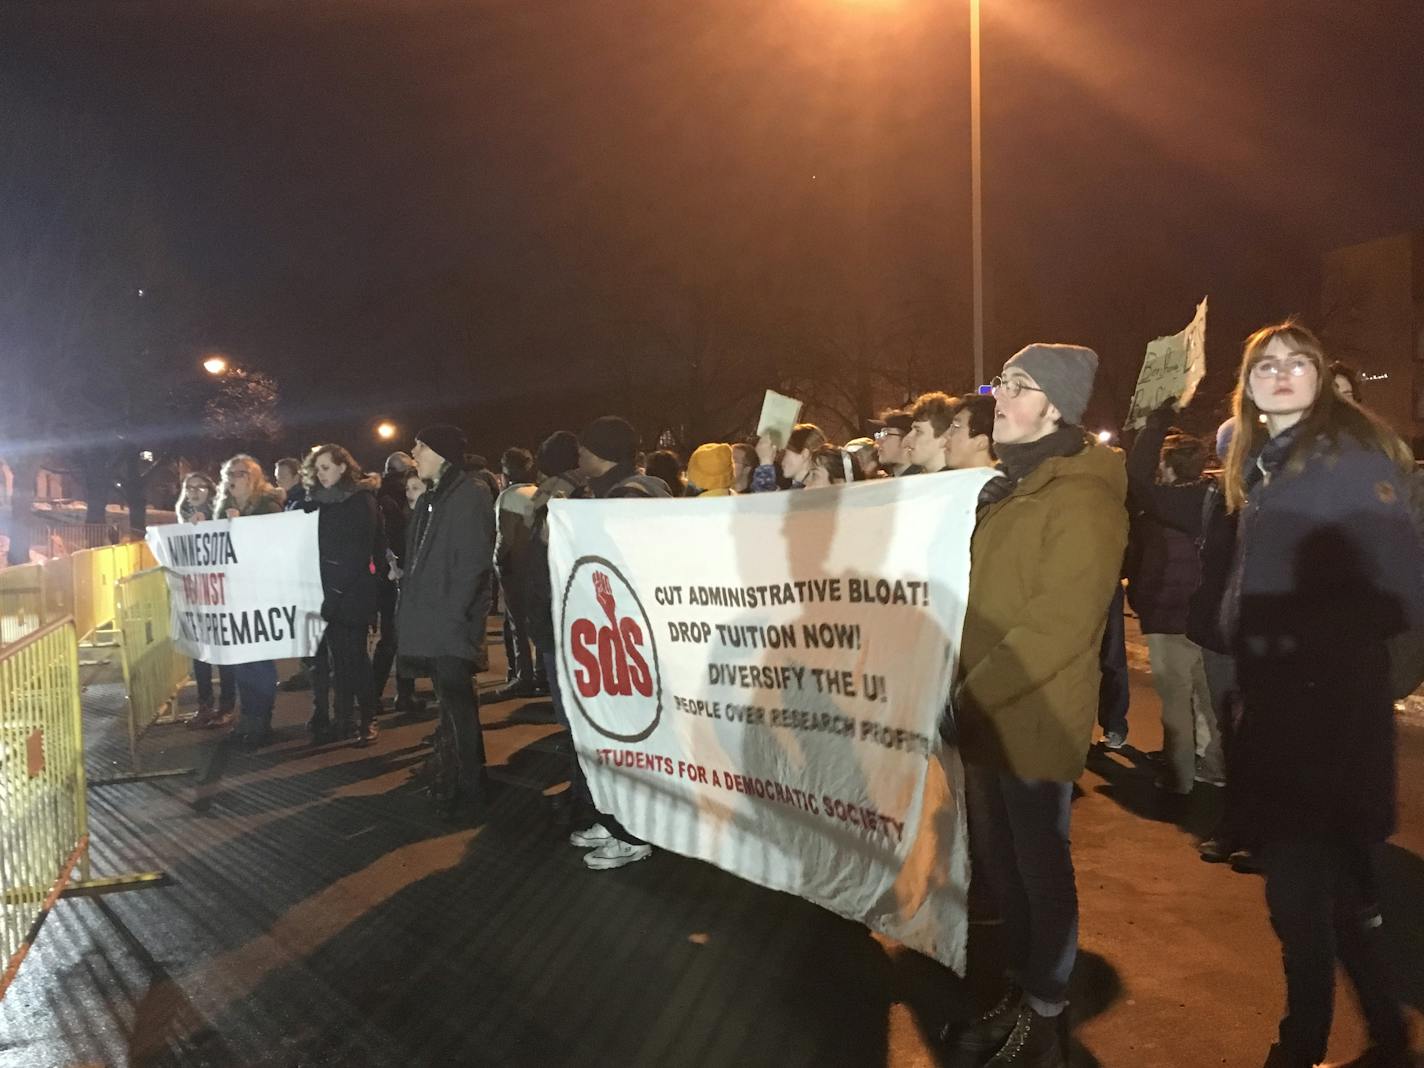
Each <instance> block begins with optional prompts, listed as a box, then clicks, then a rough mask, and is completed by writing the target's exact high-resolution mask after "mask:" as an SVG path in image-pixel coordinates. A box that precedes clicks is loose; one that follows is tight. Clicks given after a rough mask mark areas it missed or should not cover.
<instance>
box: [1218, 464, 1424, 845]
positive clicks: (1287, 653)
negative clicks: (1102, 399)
mask: <svg viewBox="0 0 1424 1068" xmlns="http://www.w3.org/2000/svg"><path fill="white" fill-rule="evenodd" d="M1281 451H1283V450H1280V449H1279V448H1277V449H1272V446H1271V445H1268V446H1267V449H1266V451H1265V459H1264V460H1256V459H1253V461H1252V462H1251V464H1250V467H1249V468H1248V477H1247V486H1248V497H1247V501H1246V504H1245V506H1244V507H1243V509H1242V510H1241V514H1240V524H1239V527H1238V532H1237V551H1236V559H1235V565H1234V569H1233V572H1232V575H1231V582H1230V585H1229V587H1228V591H1227V596H1226V599H1225V601H1224V602H1223V606H1222V629H1223V631H1224V633H1225V634H1226V635H1227V636H1228V637H1229V638H1230V640H1231V645H1232V649H1233V651H1234V653H1235V655H1236V658H1237V668H1238V674H1239V681H1240V686H1241V696H1242V706H1243V708H1242V713H1241V722H1240V723H1239V725H1238V730H1237V734H1236V736H1235V740H1234V745H1233V752H1232V756H1231V767H1230V776H1231V782H1232V790H1233V808H1234V809H1235V810H1236V815H1237V816H1239V818H1240V820H1241V828H1240V829H1241V832H1242V835H1243V837H1244V838H1245V840H1246V841H1247V843H1248V844H1260V843H1262V842H1264V841H1269V840H1272V839H1275V838H1281V837H1285V836H1290V835H1295V834H1331V835H1341V836H1346V837H1349V838H1353V839H1356V840H1360V841H1365V842H1375V841H1382V840H1383V839H1385V838H1387V837H1388V836H1389V835H1390V834H1391V833H1392V831H1393V830H1394V826H1395V793H1396V790H1395V734H1394V730H1395V725H1394V707H1393V701H1392V699H1391V694H1390V680H1389V661H1388V656H1387V654H1386V651H1385V642H1386V641H1387V639H1389V638H1390V637H1392V636H1394V635H1396V634H1399V633H1400V632H1402V631H1404V630H1405V629H1407V628H1409V627H1412V626H1416V625H1418V624H1419V623H1421V622H1424V556H1422V555H1421V549H1420V542H1419V538H1418V536H1417V535H1416V533H1415V530H1414V526H1413V522H1412V517H1411V514H1410V493H1409V485H1408V476H1406V475H1404V474H1403V473H1401V472H1400V470H1399V468H1398V467H1397V466H1396V465H1395V464H1394V463H1393V462H1392V461H1391V460H1390V459H1389V458H1388V457H1386V456H1385V455H1384V454H1382V453H1380V452H1378V451H1375V450H1372V449H1368V448H1366V447H1364V446H1363V445H1361V444H1359V443H1357V442H1355V441H1354V440H1353V439H1352V438H1348V437H1343V438H1342V439H1341V441H1340V442H1339V444H1338V445H1337V446H1335V447H1333V448H1330V449H1327V448H1326V447H1325V446H1323V445H1322V446H1317V447H1316V448H1315V449H1314V451H1313V452H1312V454H1311V455H1310V457H1309V458H1308V460H1307V462H1306V464H1305V467H1304V469H1303V470H1301V471H1299V472H1297V473H1292V472H1291V471H1290V470H1289V468H1288V467H1287V466H1286V465H1285V463H1284V462H1283V459H1282V458H1281V457H1280V456H1278V455H1275V453H1279V452H1281ZM1262 466H1264V468H1265V471H1264V472H1263V470H1262Z"/></svg>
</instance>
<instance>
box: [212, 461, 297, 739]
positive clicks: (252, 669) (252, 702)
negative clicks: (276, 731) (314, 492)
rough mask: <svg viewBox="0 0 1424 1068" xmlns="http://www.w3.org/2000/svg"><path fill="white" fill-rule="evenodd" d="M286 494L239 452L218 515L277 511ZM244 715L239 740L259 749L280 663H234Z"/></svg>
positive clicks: (268, 730)
mask: <svg viewBox="0 0 1424 1068" xmlns="http://www.w3.org/2000/svg"><path fill="white" fill-rule="evenodd" d="M284 499H285V498H284V495H283V493H282V491H281V490H280V489H278V488H277V487H276V486H274V485H272V483H270V482H268V481H267V476H266V474H265V473H264V472H263V470H262V465H261V464H259V463H258V462H257V461H256V460H254V459H253V458H252V457H251V456H248V455H247V454H246V453H238V454H237V455H236V456H234V457H232V458H231V459H230V460H228V461H227V463H225V464H223V466H222V482H221V483H220V484H219V486H218V499H217V504H216V505H214V506H213V518H214V519H241V518H243V517H244V516H252V515H275V514H277V513H278V512H280V511H281V510H282V503H283V500H284ZM233 679H234V681H235V682H236V683H237V696H238V701H239V703H240V705H241V708H242V715H241V717H240V718H239V720H238V724H237V727H236V729H235V732H234V733H235V736H236V738H237V741H238V742H239V743H240V744H242V745H245V746H247V747H249V748H252V749H256V748H259V747H261V746H264V745H266V744H267V743H268V742H269V741H271V739H272V706H273V705H274V704H275V703H276V701H277V663H276V661H274V660H257V661H253V662H251V663H247V664H236V665H234V667H233Z"/></svg>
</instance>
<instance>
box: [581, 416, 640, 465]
mask: <svg viewBox="0 0 1424 1068" xmlns="http://www.w3.org/2000/svg"><path fill="white" fill-rule="evenodd" d="M579 444H580V445H582V446H583V447H584V448H585V449H587V450H588V451H589V452H591V453H593V455H595V456H597V457H598V458H599V459H601V460H607V461H609V462H610V463H615V464H631V463H632V462H633V457H634V456H635V455H636V454H637V452H638V432H637V431H636V430H634V429H633V427H632V424H630V423H629V422H628V420H626V419H619V418H618V416H616V415H605V416H604V417H603V418H601V419H595V420H594V421H593V422H591V423H589V424H588V426H587V427H586V428H585V429H584V432H583V433H582V434H580V435H579Z"/></svg>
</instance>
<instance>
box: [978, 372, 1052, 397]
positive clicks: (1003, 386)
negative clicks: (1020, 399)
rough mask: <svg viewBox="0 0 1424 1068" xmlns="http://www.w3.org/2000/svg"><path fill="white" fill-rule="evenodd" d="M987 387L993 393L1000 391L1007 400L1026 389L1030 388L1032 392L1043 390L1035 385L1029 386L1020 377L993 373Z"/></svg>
mask: <svg viewBox="0 0 1424 1068" xmlns="http://www.w3.org/2000/svg"><path fill="white" fill-rule="evenodd" d="M989 388H990V389H991V390H993V391H994V392H995V393H1002V394H1003V395H1004V396H1006V397H1008V398H1009V400H1013V399H1014V398H1015V397H1017V396H1018V395H1019V394H1020V393H1022V392H1023V391H1024V390H1026V389H1028V390H1032V391H1033V392H1034V393H1042V392H1043V390H1041V389H1039V388H1038V387H1037V386H1030V385H1029V384H1028V383H1027V382H1025V381H1024V380H1023V379H1022V378H1005V377H1004V376H1003V375H995V376H994V377H993V379H992V380H991V381H990V382H989Z"/></svg>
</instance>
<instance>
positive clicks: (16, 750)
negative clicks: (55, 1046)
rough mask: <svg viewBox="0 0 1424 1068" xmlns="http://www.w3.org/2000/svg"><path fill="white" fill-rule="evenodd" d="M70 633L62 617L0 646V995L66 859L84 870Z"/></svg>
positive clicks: (80, 747) (80, 749) (60, 881)
mask: <svg viewBox="0 0 1424 1068" xmlns="http://www.w3.org/2000/svg"><path fill="white" fill-rule="evenodd" d="M76 638H77V636H76V634H75V629H74V622H73V621H72V620H62V621H60V622H57V623H52V624H50V625H48V626H46V627H44V628H42V629H40V630H38V631H36V632H35V633H34V634H31V635H30V636H29V637H27V638H24V639H23V640H21V641H20V642H17V643H16V644H14V645H12V646H10V647H8V648H6V649H5V650H3V651H0V886H2V887H3V895H0V952H3V953H4V959H5V961H6V967H5V971H4V973H3V975H0V996H3V993H4V990H5V988H6V987H7V986H8V985H9V982H10V980H11V979H12V978H13V977H14V974H15V972H16V971H17V970H18V969H19V966H20V962H21V961H22V960H23V959H24V955H25V953H26V951H27V950H28V948H29V942H30V937H31V931H32V929H33V928H34V927H35V925H36V923H37V922H38V920H39V919H40V918H41V916H42V915H43V914H44V912H45V910H46V909H48V907H49V906H50V905H51V904H52V903H53V902H54V900H55V898H56V897H57V896H58V894H59V892H60V891H61V890H62V889H63V888H64V885H65V883H66V882H68V880H69V878H70V875H71V873H72V872H73V871H74V868H75V866H76V865H79V866H80V868H81V875H82V876H83V877H87V875H88V871H87V867H88V854H87V844H88V813H87V811H86V809H85V781H84V742H83V733H82V726H81V721H80V711H79V656H78V648H77V641H76Z"/></svg>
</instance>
